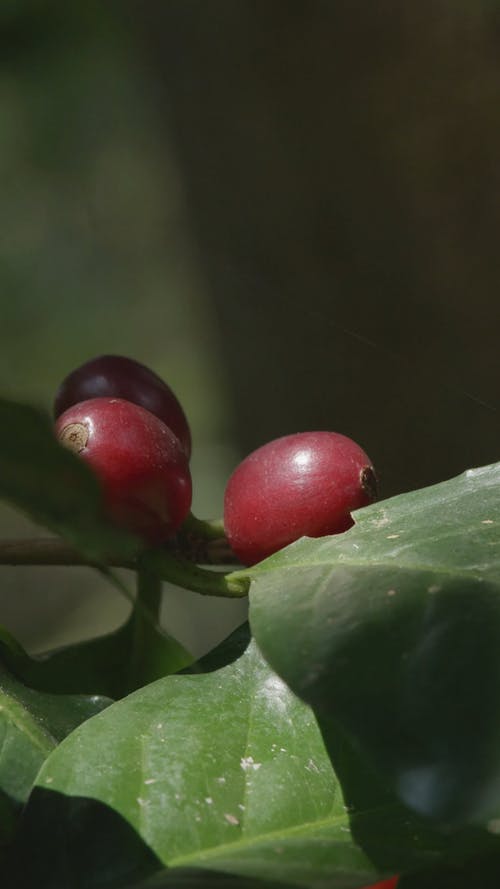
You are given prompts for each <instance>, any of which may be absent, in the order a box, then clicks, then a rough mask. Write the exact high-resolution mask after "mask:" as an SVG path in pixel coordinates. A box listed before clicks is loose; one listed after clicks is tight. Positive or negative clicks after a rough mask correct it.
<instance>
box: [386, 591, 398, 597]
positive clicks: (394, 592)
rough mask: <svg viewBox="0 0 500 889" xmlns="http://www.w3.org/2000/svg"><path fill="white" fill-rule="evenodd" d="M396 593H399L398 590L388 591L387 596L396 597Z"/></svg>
mask: <svg viewBox="0 0 500 889" xmlns="http://www.w3.org/2000/svg"><path fill="white" fill-rule="evenodd" d="M396 593H397V590H387V595H388V596H395V595H396Z"/></svg>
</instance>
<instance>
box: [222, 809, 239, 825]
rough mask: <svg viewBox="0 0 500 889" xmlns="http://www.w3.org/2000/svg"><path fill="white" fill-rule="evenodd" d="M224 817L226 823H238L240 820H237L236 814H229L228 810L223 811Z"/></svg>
mask: <svg viewBox="0 0 500 889" xmlns="http://www.w3.org/2000/svg"><path fill="white" fill-rule="evenodd" d="M224 818H225V819H226V821H227V822H228V824H239V823H240V822H239V821H238V819H237V817H236V815H231V814H230V813H228V812H225V813H224Z"/></svg>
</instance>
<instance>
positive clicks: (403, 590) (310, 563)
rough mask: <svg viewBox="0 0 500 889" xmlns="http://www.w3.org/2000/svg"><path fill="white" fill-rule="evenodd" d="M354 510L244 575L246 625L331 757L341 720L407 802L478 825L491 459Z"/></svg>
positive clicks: (499, 803) (495, 601)
mask: <svg viewBox="0 0 500 889" xmlns="http://www.w3.org/2000/svg"><path fill="white" fill-rule="evenodd" d="M355 519H356V525H355V527H353V528H352V529H351V530H350V531H348V532H347V533H345V534H342V535H338V536H335V537H328V538H323V539H320V540H307V539H303V540H301V541H298V542H297V543H296V544H294V545H293V546H290V547H288V548H287V549H286V550H283V551H282V552H281V553H279V554H277V555H276V556H274V557H272V558H270V559H268V560H267V561H265V562H263V563H261V564H260V565H259V566H256V567H255V568H253V569H252V570H251V571H247V572H246V574H247V575H248V576H250V577H251V578H252V581H253V582H252V587H251V592H250V621H251V626H252V631H253V633H254V635H255V637H256V638H257V641H258V643H259V645H260V646H261V648H262V651H263V653H264V655H265V657H266V658H267V660H268V661H269V663H270V664H271V666H272V667H273V668H274V669H275V670H276V671H277V672H278V674H279V675H280V676H281V677H282V678H284V679H285V681H286V682H287V683H288V684H289V685H290V687H291V688H292V689H293V690H294V691H295V692H296V693H297V694H299V695H300V696H301V697H302V698H303V699H304V700H306V701H308V702H309V703H310V704H311V705H312V706H313V708H314V709H315V711H316V714H317V715H318V717H319V719H320V723H321V725H322V728H323V731H324V733H325V737H326V739H327V742H328V744H329V748H330V751H331V752H332V754H333V755H334V764H336V762H335V756H338V752H337V751H336V750H335V745H336V738H337V737H338V730H339V729H340V730H341V731H342V733H343V734H344V735H345V737H346V738H347V739H348V742H349V744H351V745H352V746H353V750H355V751H357V753H358V754H360V755H361V757H362V758H364V759H365V760H366V763H367V768H371V767H372V766H375V767H376V770H378V772H379V775H380V777H381V781H382V784H384V783H385V784H386V785H388V786H390V787H391V788H392V790H393V791H394V792H395V793H396V794H397V795H398V796H399V799H400V800H401V801H403V802H404V803H406V804H407V805H408V806H410V807H411V808H412V809H414V810H415V811H418V812H420V813H423V814H425V815H427V816H431V817H433V818H436V819H438V820H439V821H440V822H441V823H443V822H446V823H448V824H449V825H456V824H472V825H485V826H487V825H488V824H489V823H490V821H491V819H495V818H496V817H497V815H498V813H499V812H500V464H495V465H493V466H487V467H484V468H481V469H476V470H470V471H469V472H467V473H465V474H464V475H461V476H459V477H458V478H456V479H453V480H451V481H448V482H444V483H442V484H440V485H436V486H434V487H431V488H427V489H424V490H422V491H417V492H413V493H411V494H404V495H401V496H399V497H395V498H393V499H391V500H388V501H385V502H383V503H380V504H378V505H373V506H371V507H369V508H367V509H364V510H360V511H359V512H358V513H356V514H355ZM329 739H333V740H331V741H330V740H329ZM358 758H359V757H358ZM356 763H357V767H358V768H359V762H358V760H357V759H356V756H354V755H353V759H352V764H353V767H354V766H355V765H356ZM344 777H346V778H347V779H349V780H350V783H352V780H353V777H352V776H349V771H348V770H347V772H346V771H345V770H344Z"/></svg>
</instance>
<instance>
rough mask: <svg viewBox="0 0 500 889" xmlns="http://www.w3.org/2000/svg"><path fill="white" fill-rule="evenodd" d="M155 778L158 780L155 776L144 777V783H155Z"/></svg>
mask: <svg viewBox="0 0 500 889" xmlns="http://www.w3.org/2000/svg"><path fill="white" fill-rule="evenodd" d="M157 780H158V779H157V778H146V780H145V782H144V783H145V784H156V782H157Z"/></svg>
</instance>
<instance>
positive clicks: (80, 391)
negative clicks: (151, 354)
mask: <svg viewBox="0 0 500 889" xmlns="http://www.w3.org/2000/svg"><path fill="white" fill-rule="evenodd" d="M90 398H124V399H126V400H127V401H132V402H133V403H134V404H139V405H140V406H141V407H144V408H146V410H147V411H150V412H151V413H152V414H155V416H156V417H159V419H160V420H162V421H163V422H164V423H165V425H166V426H168V427H169V429H171V430H172V432H173V433H174V434H175V435H176V436H177V438H178V439H179V441H180V442H181V444H182V447H183V448H184V450H185V452H186V454H187V456H188V458H189V457H190V456H191V432H190V429H189V424H188V421H187V419H186V415H185V414H184V411H183V410H182V407H181V405H180V404H179V402H178V400H177V398H176V397H175V395H174V393H173V392H172V390H171V389H170V387H169V386H167V384H166V383H164V382H163V380H162V379H160V377H159V376H157V375H156V374H155V373H153V371H152V370H150V369H149V368H148V367H145V365H144V364H140V363H139V362H138V361H134V360H133V358H124V357H122V356H121V355H101V356H100V357H99V358H93V359H91V361H87V362H86V363H85V364H82V365H81V367H78V368H77V369H76V370H74V371H73V372H72V373H70V374H69V375H68V376H67V377H66V378H65V379H64V380H63V382H62V383H61V385H60V386H59V389H58V391H57V394H56V397H55V401H54V416H55V418H56V419H57V417H59V416H60V415H61V414H62V413H63V412H64V411H65V410H67V409H68V408H69V407H71V406H72V405H73V404H78V402H79V401H87V400H88V399H90Z"/></svg>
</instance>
